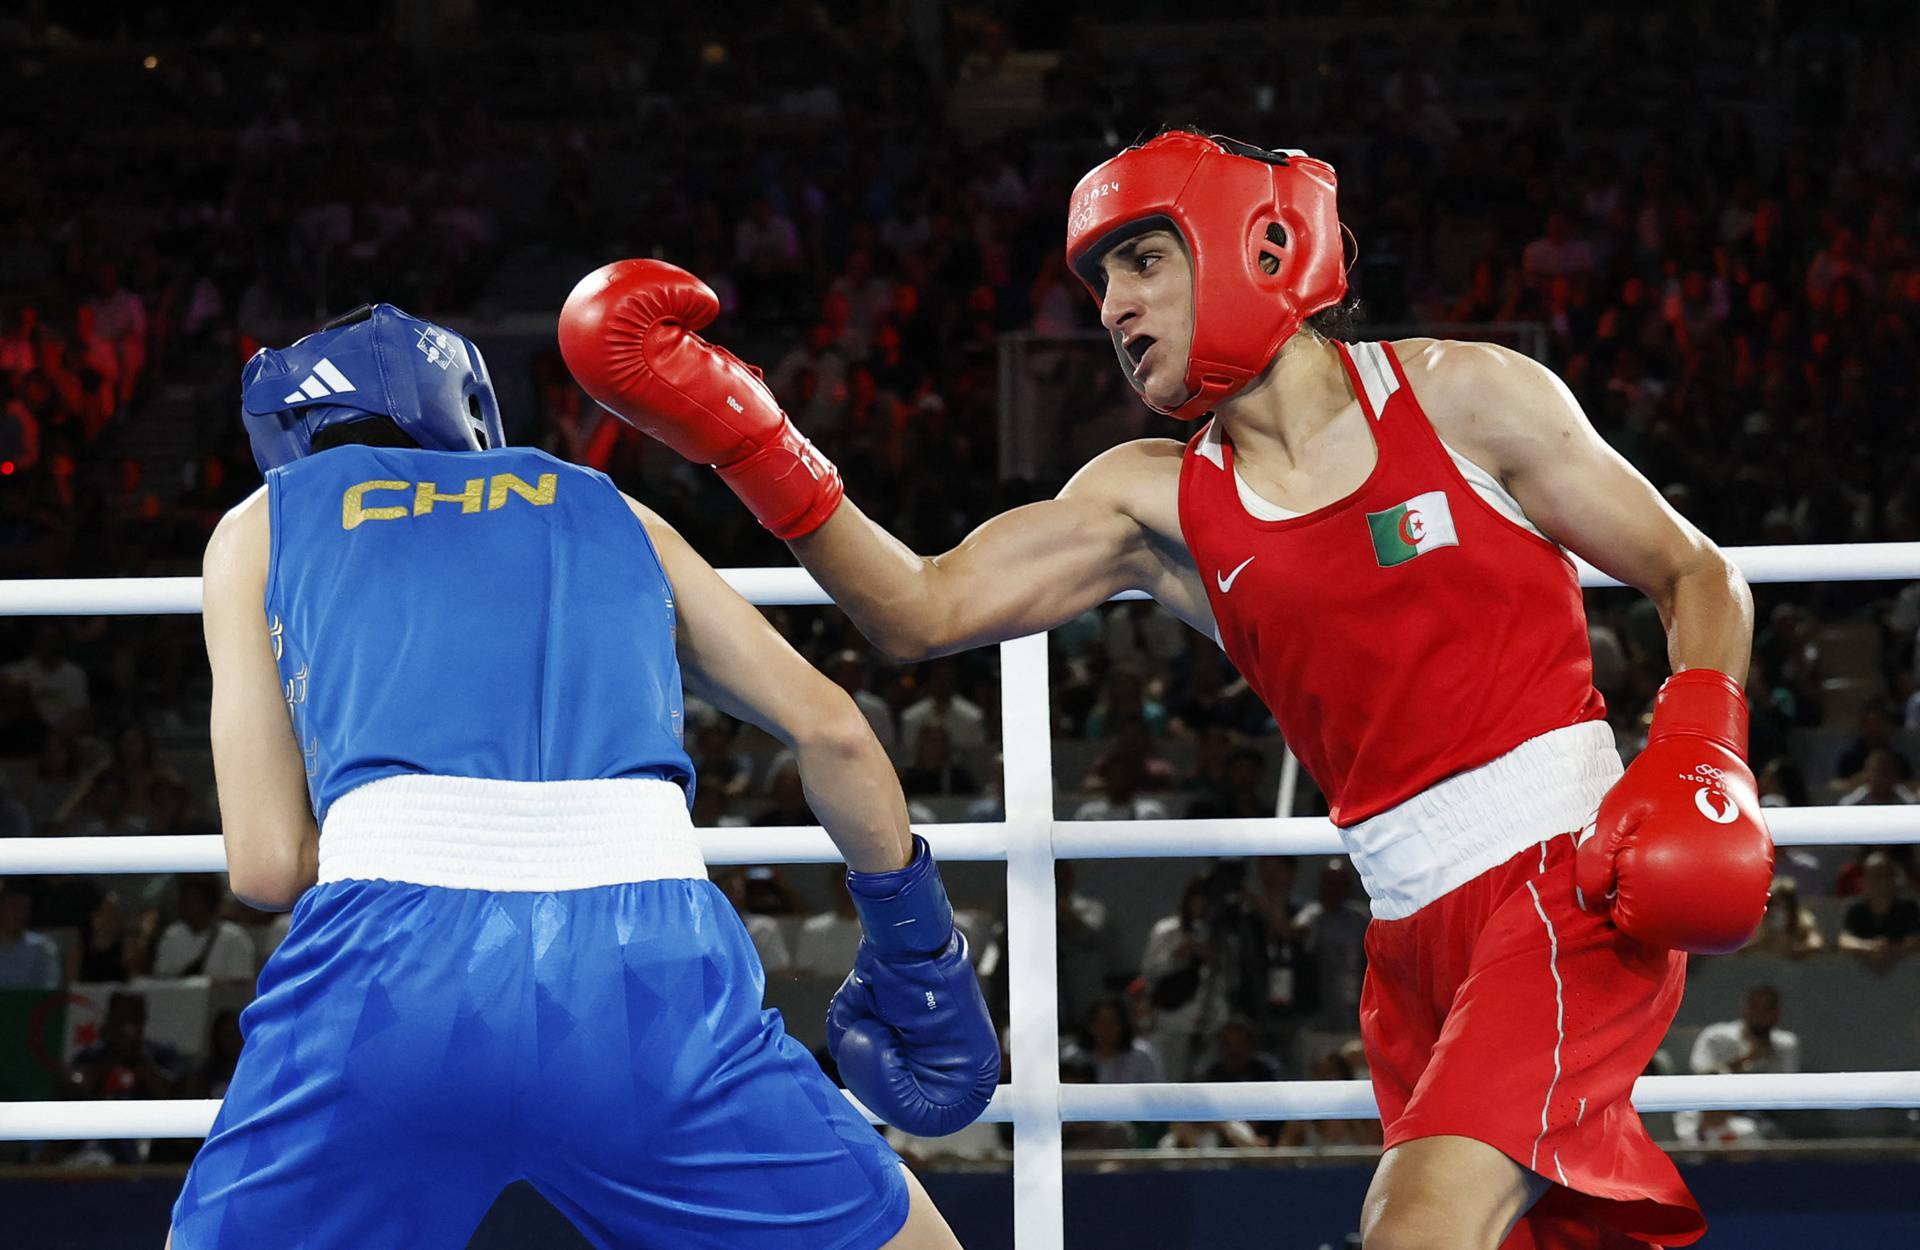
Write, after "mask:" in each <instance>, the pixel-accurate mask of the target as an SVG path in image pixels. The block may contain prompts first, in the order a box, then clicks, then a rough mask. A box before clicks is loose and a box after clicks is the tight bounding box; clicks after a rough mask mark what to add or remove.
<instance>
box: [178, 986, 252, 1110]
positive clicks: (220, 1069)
mask: <svg viewBox="0 0 1920 1250" xmlns="http://www.w3.org/2000/svg"><path fill="white" fill-rule="evenodd" d="M243 1041H244V1038H243V1037H242V1035H241V1032H240V1013H239V1012H237V1011H235V1010H233V1009H232V1008H227V1009H226V1010H224V1011H220V1012H217V1013H216V1014H215V1015H214V1017H213V1024H212V1026H211V1027H209V1028H208V1030H207V1057H206V1059H205V1060H204V1061H202V1062H201V1064H200V1067H199V1069H198V1070H197V1071H196V1072H194V1074H193V1075H192V1076H191V1077H189V1078H188V1079H187V1082H186V1088H185V1090H184V1091H183V1094H184V1096H185V1097H188V1098H224V1097H226V1095H227V1086H228V1085H229V1084H230V1083H231V1082H232V1081H233V1070H234V1068H235V1067H236V1066H237V1065H238V1064H239V1062H240V1047H241V1043H242V1042H243Z"/></svg>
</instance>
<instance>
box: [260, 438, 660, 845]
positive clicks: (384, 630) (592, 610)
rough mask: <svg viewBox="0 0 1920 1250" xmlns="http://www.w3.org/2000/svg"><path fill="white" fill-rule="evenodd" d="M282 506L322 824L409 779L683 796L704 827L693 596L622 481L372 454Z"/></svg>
mask: <svg viewBox="0 0 1920 1250" xmlns="http://www.w3.org/2000/svg"><path fill="white" fill-rule="evenodd" d="M267 491H268V496H269V506H270V508H271V513H270V517H271V528H272V541H273V547H272V556H271V562H270V564H269V566H268V570H267V596H266V611H267V626H268V630H269V632H270V635H271V638H272V642H273V653H274V659H275V661H276V662H277V663H278V665H279V667H280V678H281V684H282V692H283V694H284V695H285V697H286V701H287V710H288V711H289V712H290V713H291V714H292V717H293V727H294V733H295V736H296V737H297V739H298V740H299V743H300V749H301V751H302V752H303V753H304V754H305V756H306V765H307V789H308V792H309V794H310V795H311V796H312V800H313V812H314V817H315V819H316V820H319V821H322V822H324V821H325V820H326V815H327V809H328V808H329V807H331V806H332V805H333V801H334V800H335V799H337V798H339V797H340V796H341V795H343V794H345V793H346V792H347V791H349V790H352V789H353V788H355V787H356V786H361V785H365V784H366V783H367V782H370V781H376V780H378V779H380V778H382V777H391V776H395V775H398V774H402V773H430V774H435V775H439V776H453V777H484V778H490V779H494V780H501V781H580V780H592V779H599V778H608V777H654V778H664V779H666V780H670V781H675V782H678V783H679V784H680V785H681V786H682V787H683V788H684V789H685V790H686V792H687V800H688V803H689V805H691V803H692V800H693V763H692V761H691V760H689V759H688V758H687V753H686V750H685V748H684V746H683V745H682V739H683V726H682V724H681V718H682V717H681V696H680V665H679V662H678V660H677V659H676V658H675V655H674V608H673V588H672V586H671V585H670V584H669V583H668V581H667V577H666V573H665V572H664V570H662V569H661V567H660V557H659V555H658V553H656V552H655V551H654V549H653V543H652V541H651V540H650V539H649V538H648V537H647V534H646V530H645V529H644V528H643V527H642V526H641V524H640V521H639V519H638V518H636V517H635V516H634V515H633V513H632V511H631V510H629V509H628V507H627V504H626V501H625V500H623V499H622V498H621V497H620V492H619V491H618V490H616V489H615V488H614V485H613V483H612V482H611V481H609V480H608V479H607V477H606V475H605V474H602V473H598V472H596V471H594V470H592V469H585V468H581V467H580V466H578V465H573V464H568V463H567V462H566V461H564V460H558V459H555V458H554V457H552V456H549V455H547V454H546V453H545V452H542V451H535V450H533V449H531V448H521V447H508V448H502V449H501V450H498V451H482V452H471V451H420V450H415V449H411V448H392V447H358V446H352V447H338V448H334V449H333V450H331V451H326V452H322V453H320V454H319V455H315V456H308V457H306V458H305V459H301V460H296V461H294V462H293V463H292V464H289V465H284V466H282V467H281V468H278V469H275V470H273V471H272V472H271V473H269V474H267Z"/></svg>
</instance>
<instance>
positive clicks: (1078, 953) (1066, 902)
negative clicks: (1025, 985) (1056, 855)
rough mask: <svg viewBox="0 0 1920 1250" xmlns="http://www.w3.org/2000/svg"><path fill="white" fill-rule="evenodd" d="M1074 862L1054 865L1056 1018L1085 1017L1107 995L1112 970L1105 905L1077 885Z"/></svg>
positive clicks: (1112, 962) (1110, 940)
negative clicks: (1058, 978)
mask: <svg viewBox="0 0 1920 1250" xmlns="http://www.w3.org/2000/svg"><path fill="white" fill-rule="evenodd" d="M1077 881H1078V872H1077V870H1076V869H1075V868H1074V865H1073V861H1072V860H1067V859H1062V860H1057V861H1055V863H1054V865H1053V898H1054V919H1055V924H1054V944H1055V949H1056V950H1057V951H1058V952H1059V964H1060V980H1059V991H1060V993H1059V999H1060V1001H1059V1017H1058V1018H1059V1019H1061V1020H1079V1019H1082V1018H1084V1016H1085V1015H1086V1013H1087V1011H1088V1010H1090V1009H1091V1008H1092V1006H1093V1004H1094V1003H1096V1002H1098V1001H1099V1000H1100V999H1101V998H1103V997H1105V996H1106V994H1107V977H1108V976H1109V975H1111V974H1112V972H1113V970H1114V955H1113V939H1112V935H1111V934H1109V933H1108V932H1107V905H1106V904H1105V903H1102V902H1101V901H1100V900H1099V899H1097V898H1094V897H1092V896H1091V895H1088V894H1084V893H1082V892H1081V891H1080V890H1079V889H1077V888H1076V884H1077Z"/></svg>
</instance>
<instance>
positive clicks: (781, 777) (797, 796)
mask: <svg viewBox="0 0 1920 1250" xmlns="http://www.w3.org/2000/svg"><path fill="white" fill-rule="evenodd" d="M753 823H754V824H755V825H756V826H759V827H762V828H764V827H767V826H773V825H814V824H818V823H819V822H818V821H816V820H815V819H814V817H813V810H812V809H811V808H809V807H808V806H807V792H806V789H805V787H803V786H802V785H801V784H800V769H799V767H798V766H797V765H795V764H794V762H793V761H792V760H788V761H787V762H786V763H785V765H784V766H781V767H776V768H775V769H774V770H773V774H772V775H771V776H770V777H768V778H767V806H765V807H763V808H761V809H760V813H759V814H758V815H756V816H755V817H754V818H753Z"/></svg>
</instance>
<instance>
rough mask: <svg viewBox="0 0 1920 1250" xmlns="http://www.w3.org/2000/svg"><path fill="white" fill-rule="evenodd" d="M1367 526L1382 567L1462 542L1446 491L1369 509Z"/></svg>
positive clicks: (1429, 493)
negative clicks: (1382, 509) (1381, 508)
mask: <svg viewBox="0 0 1920 1250" xmlns="http://www.w3.org/2000/svg"><path fill="white" fill-rule="evenodd" d="M1367 528H1368V530H1370V531H1372V534H1373V558H1374V559H1376V560H1378V561H1379V562H1380V567H1381V568H1383V569H1390V568H1392V567H1393V566H1394V565H1396V564H1405V563H1406V562H1407V561H1409V560H1411V559H1413V558H1414V557H1415V556H1418V555H1425V554H1426V553H1427V552H1429V551H1432V550H1433V549H1434V548H1435V547H1458V546H1459V545H1460V535H1458V534H1457V533H1455V532H1454V529H1453V510H1452V509H1451V508H1449V507H1447V492H1446V491H1443V490H1430V491H1428V492H1427V493H1426V494H1424V495H1415V496H1414V497H1413V498H1412V499H1409V500H1407V502H1405V503H1403V504H1401V505H1400V506H1399V507H1397V508H1388V509H1387V510H1386V511H1385V512H1369V513H1367Z"/></svg>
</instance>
